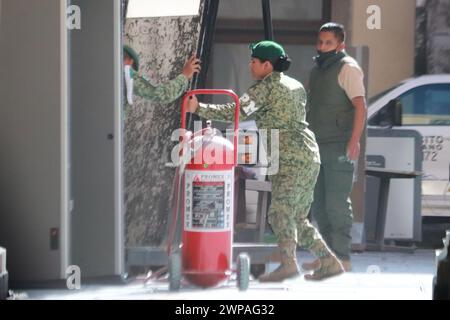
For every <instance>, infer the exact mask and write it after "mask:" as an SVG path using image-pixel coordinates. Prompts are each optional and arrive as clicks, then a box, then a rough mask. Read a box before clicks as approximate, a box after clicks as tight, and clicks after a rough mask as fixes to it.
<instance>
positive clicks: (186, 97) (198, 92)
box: [181, 89, 241, 165]
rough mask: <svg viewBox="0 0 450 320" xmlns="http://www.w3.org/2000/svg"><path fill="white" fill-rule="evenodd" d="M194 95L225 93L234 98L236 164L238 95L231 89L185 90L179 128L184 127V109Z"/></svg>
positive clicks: (235, 162)
mask: <svg viewBox="0 0 450 320" xmlns="http://www.w3.org/2000/svg"><path fill="white" fill-rule="evenodd" d="M194 95H227V96H229V97H231V98H232V99H233V100H234V103H235V105H236V107H235V110H234V142H233V145H234V164H235V165H236V164H237V149H238V131H239V112H240V108H241V106H240V103H239V97H238V96H237V94H236V93H234V92H233V90H226V89H195V90H191V91H188V92H186V94H185V95H184V97H183V102H182V104H181V129H186V109H187V103H188V100H189V97H191V96H194Z"/></svg>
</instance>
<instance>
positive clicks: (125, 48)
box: [123, 45, 139, 71]
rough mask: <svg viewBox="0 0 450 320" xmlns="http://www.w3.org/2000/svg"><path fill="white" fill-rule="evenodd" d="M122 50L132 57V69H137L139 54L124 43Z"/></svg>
mask: <svg viewBox="0 0 450 320" xmlns="http://www.w3.org/2000/svg"><path fill="white" fill-rule="evenodd" d="M123 51H124V52H125V53H126V54H127V55H128V56H129V57H130V58H131V59H133V61H134V63H133V69H134V70H136V71H139V56H138V54H137V53H136V51H134V50H133V48H131V47H130V46H127V45H124V46H123Z"/></svg>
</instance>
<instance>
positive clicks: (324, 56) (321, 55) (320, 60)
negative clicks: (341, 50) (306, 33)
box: [314, 49, 337, 67]
mask: <svg viewBox="0 0 450 320" xmlns="http://www.w3.org/2000/svg"><path fill="white" fill-rule="evenodd" d="M336 54H337V50H336V49H334V50H331V51H328V52H322V51H320V50H317V56H315V57H314V60H315V61H316V63H317V64H318V65H319V67H321V66H322V65H323V64H324V63H325V61H327V60H328V59H329V58H331V57H334V56H335V55H336Z"/></svg>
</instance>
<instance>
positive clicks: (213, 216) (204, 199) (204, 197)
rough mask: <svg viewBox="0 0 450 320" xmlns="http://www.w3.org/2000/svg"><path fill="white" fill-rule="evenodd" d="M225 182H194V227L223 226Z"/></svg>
mask: <svg viewBox="0 0 450 320" xmlns="http://www.w3.org/2000/svg"><path fill="white" fill-rule="evenodd" d="M224 187H225V182H196V181H194V182H193V183H192V211H193V212H192V227H199V228H223V227H224V222H225V221H224V219H225V211H224V210H225V207H224V202H225V199H224V198H225V195H224Z"/></svg>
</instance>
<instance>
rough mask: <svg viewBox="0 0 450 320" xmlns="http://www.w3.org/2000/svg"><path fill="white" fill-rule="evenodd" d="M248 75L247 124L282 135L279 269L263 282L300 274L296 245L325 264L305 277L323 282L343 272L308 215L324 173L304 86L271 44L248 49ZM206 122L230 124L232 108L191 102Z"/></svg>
mask: <svg viewBox="0 0 450 320" xmlns="http://www.w3.org/2000/svg"><path fill="white" fill-rule="evenodd" d="M250 48H251V51H252V55H251V62H250V71H251V73H252V76H253V78H255V79H256V80H257V82H256V83H255V84H254V85H253V86H252V87H250V88H249V89H248V90H247V92H246V93H245V94H244V95H243V96H242V97H241V98H240V103H241V111H242V113H243V118H244V119H247V120H249V119H254V120H255V121H256V123H257V125H258V128H259V129H266V130H272V129H277V130H279V137H280V144H279V171H278V173H277V174H275V175H273V176H269V179H270V180H271V182H272V203H271V208H270V210H269V216H268V217H269V223H270V225H271V226H272V229H273V231H274V233H275V235H276V237H277V240H278V245H279V249H280V254H281V265H280V266H279V267H278V269H276V270H275V271H274V272H272V273H269V274H265V275H262V276H261V277H260V281H262V282H269V281H270V282H278V281H283V280H284V279H287V278H290V277H293V276H296V275H298V273H299V269H298V266H297V259H296V246H297V242H298V244H299V245H300V246H302V247H304V248H306V249H309V250H310V251H312V252H313V254H314V255H316V257H317V258H319V259H320V261H321V268H319V269H317V270H315V271H314V273H312V274H308V275H305V278H306V279H309V280H320V279H324V278H326V277H330V276H333V275H336V274H339V273H341V272H343V269H342V265H341V263H340V261H339V259H337V258H336V256H335V255H334V254H333V253H332V252H331V251H330V249H329V248H328V247H327V245H326V244H325V242H324V241H323V240H322V237H321V236H320V234H319V233H318V232H317V230H316V229H315V228H314V227H313V226H312V225H311V224H310V223H309V221H308V219H307V216H308V212H309V208H310V205H311V202H312V200H313V192H314V185H315V183H316V179H317V176H318V174H319V168H320V156H319V149H318V146H317V143H316V141H315V137H314V134H313V133H312V132H311V131H310V130H309V129H308V124H307V122H306V121H305V104H306V92H305V89H304V88H303V86H302V84H301V83H300V82H298V81H297V80H295V79H293V78H290V77H288V76H286V75H285V74H283V73H282V71H285V70H287V69H288V68H289V65H290V60H289V58H288V57H287V55H286V54H285V52H284V49H283V48H282V47H281V46H280V45H279V44H277V43H275V42H273V41H262V42H259V43H257V44H254V45H251V46H250ZM198 106H200V108H199V114H200V115H201V116H203V117H205V118H222V119H228V120H229V119H231V118H232V117H233V113H234V108H235V105H234V103H229V104H224V105H211V104H202V103H200V104H199V103H198V102H197V100H196V98H193V99H192V100H191V101H190V103H189V107H188V111H190V112H195V111H196V110H197V107H198Z"/></svg>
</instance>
